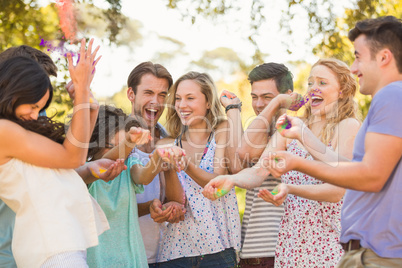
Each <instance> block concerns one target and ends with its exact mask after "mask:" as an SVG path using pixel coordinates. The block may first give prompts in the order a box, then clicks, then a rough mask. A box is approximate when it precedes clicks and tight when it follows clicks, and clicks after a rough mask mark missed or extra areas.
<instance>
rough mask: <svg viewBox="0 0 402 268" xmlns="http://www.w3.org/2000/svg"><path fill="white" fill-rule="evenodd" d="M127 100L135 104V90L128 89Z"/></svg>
mask: <svg viewBox="0 0 402 268" xmlns="http://www.w3.org/2000/svg"><path fill="white" fill-rule="evenodd" d="M127 98H128V100H129V101H130V102H134V100H135V94H134V90H133V88H132V87H129V88H128V89H127Z"/></svg>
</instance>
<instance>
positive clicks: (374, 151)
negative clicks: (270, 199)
mask: <svg viewBox="0 0 402 268" xmlns="http://www.w3.org/2000/svg"><path fill="white" fill-rule="evenodd" d="M349 39H350V40H351V41H352V42H354V47H355V56H356V59H355V61H354V63H353V65H352V67H351V71H352V72H353V73H354V74H355V75H357V77H358V78H359V84H360V92H361V93H362V94H365V95H371V96H372V97H373V100H372V104H371V107H370V110H369V113H368V115H367V118H366V119H365V120H364V122H363V125H362V127H361V129H360V131H359V133H358V134H357V136H356V139H355V145H354V152H353V161H352V162H341V163H336V164H334V163H332V164H331V165H329V164H328V163H323V162H319V161H309V160H306V159H302V158H298V157H297V156H294V155H291V154H289V153H286V152H278V153H276V154H275V155H272V156H271V159H270V160H268V164H269V166H270V167H269V168H268V169H269V171H270V172H271V173H272V174H273V175H274V176H275V177H277V176H280V175H281V174H284V173H286V172H288V171H289V170H298V171H301V172H303V173H306V174H308V175H310V176H313V177H315V178H318V179H321V180H322V181H325V182H327V183H331V184H334V185H337V186H341V187H345V188H347V189H348V190H347V191H346V195H345V197H344V198H345V199H344V205H343V208H342V232H341V242H342V244H343V246H344V250H345V255H344V256H343V258H342V259H341V261H340V263H339V267H402V210H401V206H402V23H401V20H399V19H396V18H395V17H392V16H387V17H381V18H377V19H368V20H363V21H360V22H358V23H357V24H356V26H355V28H354V29H352V30H351V31H350V32H349ZM274 199H275V198H274Z"/></svg>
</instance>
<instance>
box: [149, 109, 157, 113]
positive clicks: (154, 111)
mask: <svg viewBox="0 0 402 268" xmlns="http://www.w3.org/2000/svg"><path fill="white" fill-rule="evenodd" d="M147 110H148V111H150V112H153V113H156V112H158V110H155V109H147Z"/></svg>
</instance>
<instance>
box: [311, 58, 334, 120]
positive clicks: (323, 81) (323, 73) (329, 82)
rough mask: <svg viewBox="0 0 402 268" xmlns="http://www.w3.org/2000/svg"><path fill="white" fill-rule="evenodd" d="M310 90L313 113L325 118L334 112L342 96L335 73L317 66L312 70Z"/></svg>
mask: <svg viewBox="0 0 402 268" xmlns="http://www.w3.org/2000/svg"><path fill="white" fill-rule="evenodd" d="M308 90H309V94H310V96H311V98H310V102H309V103H310V105H311V113H312V114H313V115H316V116H325V115H326V114H328V113H329V112H330V111H332V110H333V108H334V106H335V105H336V103H337V101H338V98H339V95H340V85H339V82H338V79H337V77H336V75H335V73H334V72H332V71H331V70H330V69H329V68H328V67H326V66H324V65H316V66H314V67H313V68H312V69H311V72H310V76H309V78H308Z"/></svg>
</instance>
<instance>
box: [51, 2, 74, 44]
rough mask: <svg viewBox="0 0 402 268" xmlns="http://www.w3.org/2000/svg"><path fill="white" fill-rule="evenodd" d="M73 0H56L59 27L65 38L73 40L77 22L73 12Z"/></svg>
mask: <svg viewBox="0 0 402 268" xmlns="http://www.w3.org/2000/svg"><path fill="white" fill-rule="evenodd" d="M73 3H74V0H56V6H57V10H58V12H59V19H60V28H61V30H62V31H63V33H64V36H65V38H66V40H70V41H74V40H75V37H76V32H77V22H76V20H75V14H74V6H73Z"/></svg>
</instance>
